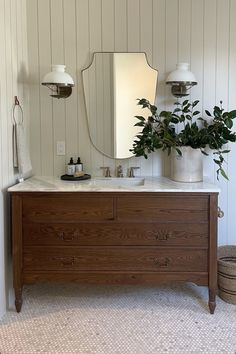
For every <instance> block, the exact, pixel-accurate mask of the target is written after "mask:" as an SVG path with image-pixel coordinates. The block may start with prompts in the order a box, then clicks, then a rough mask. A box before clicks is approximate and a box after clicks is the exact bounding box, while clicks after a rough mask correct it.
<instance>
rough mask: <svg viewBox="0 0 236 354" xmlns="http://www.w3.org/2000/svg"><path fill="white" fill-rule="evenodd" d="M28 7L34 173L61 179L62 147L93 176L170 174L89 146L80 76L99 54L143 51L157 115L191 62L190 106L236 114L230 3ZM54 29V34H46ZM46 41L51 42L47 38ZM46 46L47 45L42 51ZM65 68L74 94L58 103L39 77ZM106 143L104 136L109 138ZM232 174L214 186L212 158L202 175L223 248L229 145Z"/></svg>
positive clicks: (68, 1) (95, 1)
mask: <svg viewBox="0 0 236 354" xmlns="http://www.w3.org/2000/svg"><path fill="white" fill-rule="evenodd" d="M26 1H27V4H28V8H27V10H28V36H29V38H28V45H29V59H30V78H31V79H32V83H33V86H32V90H31V92H30V94H31V95H30V102H31V107H33V108H31V141H32V143H31V150H32V155H33V164H34V170H35V172H36V173H50V174H51V173H54V174H58V173H62V172H63V171H64V164H65V159H64V158H63V157H62V158H58V157H57V156H56V154H55V143H56V141H57V140H65V141H66V148H67V156H66V159H68V157H70V155H73V156H74V157H76V155H80V156H81V158H82V160H83V162H84V166H85V169H86V171H87V172H88V173H92V174H94V175H101V174H102V171H101V170H100V169H99V167H100V166H107V165H108V166H111V170H112V173H113V174H114V173H115V167H116V166H117V165H118V164H122V166H123V167H124V172H125V173H126V170H127V169H128V167H129V166H140V167H141V171H140V173H141V174H142V175H154V176H156V175H160V174H163V173H164V174H166V175H168V174H169V158H168V157H167V158H163V154H161V153H159V152H157V153H155V154H153V156H151V157H150V158H149V159H148V160H147V161H144V159H142V158H131V159H126V160H112V159H109V158H107V157H105V156H103V155H102V154H100V153H99V152H98V151H97V150H96V149H95V148H94V147H93V146H92V144H91V142H90V139H89V134H88V127H87V122H86V114H85V105H84V97H83V88H82V80H81V70H82V69H83V68H85V67H86V66H88V64H89V63H90V60H91V55H92V53H93V52H95V51H128V52H135V51H137V52H139V51H145V52H146V53H147V57H148V60H149V62H150V64H152V65H153V67H154V68H157V69H158V71H159V78H158V81H159V86H158V91H157V99H156V102H157V103H158V107H159V109H160V110H161V109H172V108H173V102H174V101H175V99H174V98H173V97H172V96H171V94H170V88H169V87H168V86H166V85H165V79H166V76H167V74H168V73H169V72H170V71H172V70H173V69H174V68H175V66H176V63H177V62H178V61H184V62H189V63H190V64H191V70H192V71H193V72H194V74H195V75H196V77H197V80H198V86H197V87H194V88H193V89H192V93H191V98H192V99H194V100H196V99H200V105H199V108H200V110H201V111H202V112H204V110H205V109H208V110H211V111H212V109H213V107H214V105H215V104H217V103H219V102H218V101H219V100H220V99H222V100H224V106H225V108H230V109H233V108H235V106H236V99H235V93H234V91H235V90H234V82H235V79H236V69H235V65H234V63H235V60H236V45H235V39H234V33H235V30H236V28H235V23H234V22H235V21H234V17H235V15H236V5H235V1H233V0H198V1H196V0H195V1H194V0H38V1H36V0H26ZM49 25H50V28H49ZM47 33H48V36H47ZM44 43H45V44H44ZM55 60H56V62H57V63H59V62H60V61H63V60H64V63H65V64H66V65H67V66H68V71H69V72H70V73H71V74H72V76H73V78H74V80H75V82H76V87H75V88H74V89H73V93H72V96H71V97H70V98H69V99H68V100H66V101H65V102H64V103H63V102H61V101H58V100H54V101H53V109H52V100H51V99H50V97H49V94H48V92H47V91H46V89H45V90H44V88H40V89H39V87H40V85H39V83H40V77H41V76H42V75H43V74H44V73H45V72H46V71H47V70H49V67H50V64H51V63H55ZM104 135H105V134H104ZM231 145H232V146H231V149H232V153H231V154H230V155H229V156H228V166H227V168H226V169H227V171H228V174H229V177H230V181H229V182H226V181H224V180H223V179H221V180H220V182H217V181H216V175H215V170H216V169H215V165H214V163H213V162H212V156H209V157H208V158H204V174H205V175H206V176H207V177H208V178H209V179H210V180H211V181H213V182H214V181H215V182H216V183H218V184H219V185H220V186H221V188H222V193H221V195H220V205H221V206H222V207H223V209H224V211H225V218H224V220H222V221H220V228H219V230H220V232H219V234H220V235H219V237H220V243H227V242H230V243H236V240H235V238H234V237H233V236H232V233H233V232H235V230H236V222H235V221H234V217H233V215H234V213H235V208H234V207H233V205H234V200H235V194H234V193H233V192H232V190H234V189H235V188H233V186H234V184H235V179H236V170H235V164H234V160H235V155H236V148H235V146H234V145H233V144H231Z"/></svg>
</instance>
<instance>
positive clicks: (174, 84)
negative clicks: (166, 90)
mask: <svg viewBox="0 0 236 354" xmlns="http://www.w3.org/2000/svg"><path fill="white" fill-rule="evenodd" d="M166 84H167V85H171V93H172V95H174V96H175V97H178V98H179V97H184V96H188V95H189V89H190V88H191V87H192V86H194V85H197V81H196V78H195V76H194V75H193V73H192V72H191V71H189V64H188V63H179V64H177V65H176V70H174V71H172V72H171V73H170V74H169V76H168V77H167V80H166Z"/></svg>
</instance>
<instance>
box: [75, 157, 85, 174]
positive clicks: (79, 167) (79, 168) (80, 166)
mask: <svg viewBox="0 0 236 354" xmlns="http://www.w3.org/2000/svg"><path fill="white" fill-rule="evenodd" d="M82 171H83V164H82V162H81V160H80V157H78V159H77V162H76V164H75V172H82Z"/></svg>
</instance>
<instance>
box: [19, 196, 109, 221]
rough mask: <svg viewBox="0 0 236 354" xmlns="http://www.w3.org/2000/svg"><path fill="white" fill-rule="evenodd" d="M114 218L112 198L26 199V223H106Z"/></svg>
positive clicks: (24, 212)
mask: <svg viewBox="0 0 236 354" xmlns="http://www.w3.org/2000/svg"><path fill="white" fill-rule="evenodd" d="M113 218H114V212H113V198H112V197H104V198H103V197H97V198H91V197H81V196H78V197H76V194H75V195H74V197H73V198H72V197H70V196H68V197H66V196H63V197H44V198H40V197H32V198H31V197H26V198H24V199H23V220H24V221H26V222H43V223H45V222H61V221H62V220H63V222H77V221H89V222H95V221H105V220H112V219H113Z"/></svg>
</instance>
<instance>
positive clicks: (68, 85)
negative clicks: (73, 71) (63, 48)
mask: <svg viewBox="0 0 236 354" xmlns="http://www.w3.org/2000/svg"><path fill="white" fill-rule="evenodd" d="M65 68H66V66H65V65H52V71H51V72H50V73H48V74H46V75H45V76H44V78H43V82H42V85H44V86H47V87H48V88H49V89H50V90H51V91H52V94H51V95H50V96H52V97H55V98H67V97H69V96H70V95H71V93H72V87H73V86H75V84H74V81H73V79H72V77H71V76H70V75H69V74H67V73H66V72H65Z"/></svg>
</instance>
